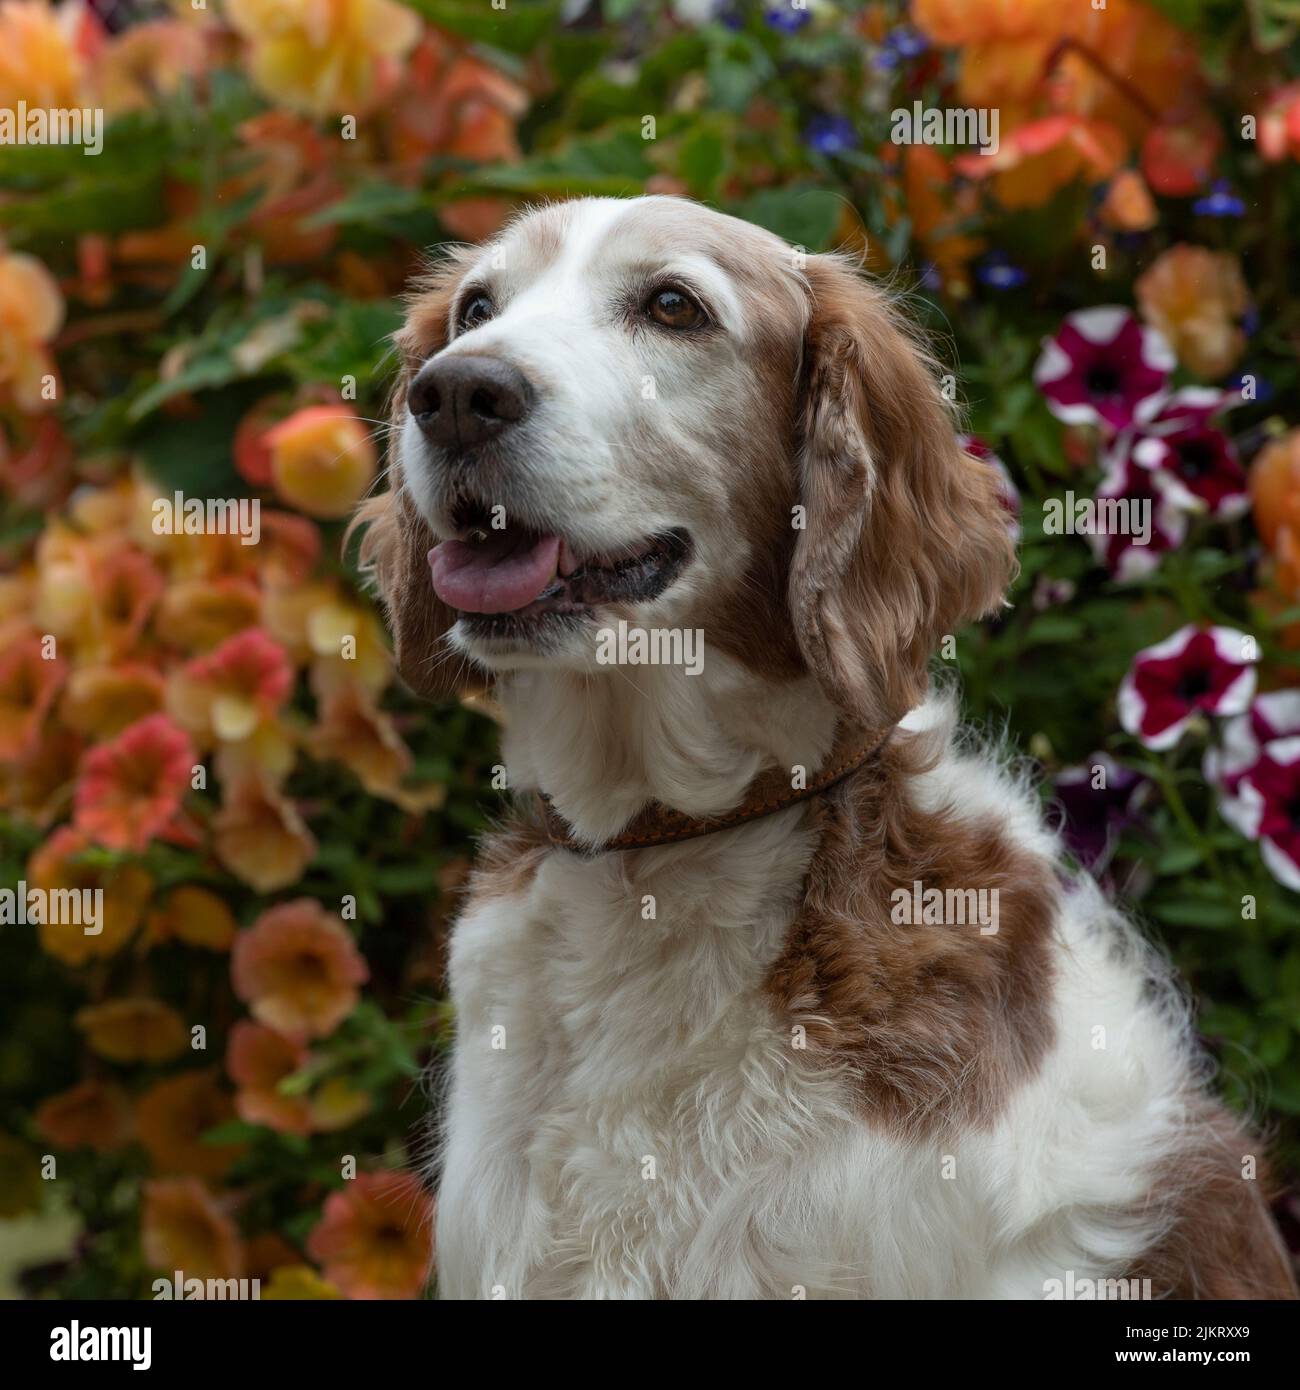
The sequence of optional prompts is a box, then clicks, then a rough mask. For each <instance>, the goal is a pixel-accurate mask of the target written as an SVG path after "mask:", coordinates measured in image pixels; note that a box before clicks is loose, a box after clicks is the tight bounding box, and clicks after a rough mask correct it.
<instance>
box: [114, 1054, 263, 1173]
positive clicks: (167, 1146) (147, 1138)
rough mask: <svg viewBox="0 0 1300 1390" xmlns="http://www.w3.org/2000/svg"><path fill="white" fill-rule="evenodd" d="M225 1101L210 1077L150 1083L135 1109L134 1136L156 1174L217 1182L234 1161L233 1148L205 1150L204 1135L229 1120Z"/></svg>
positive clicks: (195, 1074) (187, 1075) (236, 1149)
mask: <svg viewBox="0 0 1300 1390" xmlns="http://www.w3.org/2000/svg"><path fill="white" fill-rule="evenodd" d="M234 1114H235V1111H234V1106H233V1105H232V1104H231V1102H230V1097H229V1096H228V1095H226V1093H225V1092H224V1091H223V1090H222V1089H221V1087H220V1086H219V1085H218V1084H217V1079H216V1077H215V1076H214V1075H213V1073H212V1072H210V1071H186V1072H181V1074H180V1075H179V1076H170V1077H168V1078H167V1079H166V1080H165V1081H159V1082H156V1083H155V1084H154V1085H153V1086H151V1087H150V1088H149V1089H148V1090H147V1091H146V1092H145V1093H144V1095H142V1096H141V1097H140V1100H139V1102H138V1104H137V1106H136V1131H137V1133H138V1134H139V1137H140V1142H141V1143H142V1144H143V1145H144V1147H145V1149H146V1150H147V1151H148V1154H149V1157H150V1158H151V1159H152V1160H153V1165H154V1168H155V1169H156V1170H157V1171H158V1172H160V1173H169V1174H170V1173H189V1174H193V1175H194V1176H195V1177H199V1178H213V1179H216V1178H220V1177H221V1176H222V1175H223V1174H224V1173H225V1171H226V1169H228V1168H229V1167H230V1165H231V1164H232V1163H233V1162H234V1161H235V1159H236V1158H238V1157H239V1155H240V1153H241V1152H242V1146H241V1145H237V1144H205V1143H204V1142H203V1136H204V1135H205V1134H206V1133H207V1132H208V1130H210V1129H215V1128H216V1127H217V1126H218V1125H223V1124H225V1123H226V1122H227V1121H229V1120H231V1119H233V1118H234Z"/></svg>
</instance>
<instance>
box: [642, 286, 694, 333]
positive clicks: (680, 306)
mask: <svg viewBox="0 0 1300 1390" xmlns="http://www.w3.org/2000/svg"><path fill="white" fill-rule="evenodd" d="M646 313H647V314H649V315H650V317H651V318H652V319H654V321H655V322H656V323H661V324H663V326H664V327H665V328H698V327H699V326H700V325H701V324H702V323H704V322H705V314H704V310H703V309H701V308H700V306H699V305H698V304H697V303H696V302H695V301H694V300H693V299H692V298H691V297H690V296H689V295H687V294H683V293H682V292H681V290H656V291H655V293H654V294H652V295H651V296H650V299H649V302H648V303H647V304H646Z"/></svg>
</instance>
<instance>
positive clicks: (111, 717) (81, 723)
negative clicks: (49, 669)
mask: <svg viewBox="0 0 1300 1390" xmlns="http://www.w3.org/2000/svg"><path fill="white" fill-rule="evenodd" d="M162 702H163V678H162V676H161V675H160V674H159V673H158V672H157V671H156V670H155V669H154V668H153V667H152V666H145V665H144V664H143V663H141V662H138V661H123V662H118V663H117V664H115V665H111V666H83V667H81V668H80V669H78V670H75V671H73V673H72V674H71V675H70V676H69V677H68V685H67V689H66V690H65V691H64V692H63V700H62V703H61V704H60V706H59V716H60V718H61V719H62V720H63V722H64V723H65V724H66V725H67V726H68V727H69V728H70V729H75V730H76V732H77V733H79V734H85V735H86V736H87V737H88V738H97V739H108V738H113V737H114V736H115V735H116V734H120V733H121V732H122V730H123V729H125V728H126V727H127V726H128V725H130V724H135V723H136V722H137V721H139V720H142V719H145V718H147V717H148V716H149V715H151V714H155V713H156V712H157V711H158V710H159V709H161V708H162Z"/></svg>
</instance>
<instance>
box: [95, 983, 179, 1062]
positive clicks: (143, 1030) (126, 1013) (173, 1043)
mask: <svg viewBox="0 0 1300 1390" xmlns="http://www.w3.org/2000/svg"><path fill="white" fill-rule="evenodd" d="M73 1021H74V1022H75V1023H76V1025H77V1027H78V1028H79V1029H80V1030H81V1031H82V1032H83V1033H85V1035H86V1041H87V1042H88V1043H89V1044H90V1046H91V1047H92V1048H93V1049H94V1050H95V1051H96V1052H98V1053H99V1055H100V1056H101V1057H107V1058H108V1060H109V1061H110V1062H166V1061H168V1060H169V1059H170V1058H172V1057H176V1056H179V1055H180V1054H181V1053H182V1052H184V1051H185V1044H186V1043H187V1042H188V1041H189V1033H188V1031H187V1030H186V1027H185V1021H184V1020H183V1019H182V1018H181V1016H180V1014H178V1013H177V1012H176V1010H175V1009H173V1008H171V1007H170V1006H169V1005H167V1004H164V1003H162V1002H161V1000H158V999H144V998H138V999H112V1000H110V1001H109V1002H108V1003H106V1004H95V1005H93V1006H91V1007H89V1008H85V1009H80V1010H78V1012H77V1015H76V1017H75V1019H74V1020H73Z"/></svg>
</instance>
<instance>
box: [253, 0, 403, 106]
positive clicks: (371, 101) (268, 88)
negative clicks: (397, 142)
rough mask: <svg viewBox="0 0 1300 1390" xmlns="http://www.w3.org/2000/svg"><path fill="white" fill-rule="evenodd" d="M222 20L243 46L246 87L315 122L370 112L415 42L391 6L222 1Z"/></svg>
mask: <svg viewBox="0 0 1300 1390" xmlns="http://www.w3.org/2000/svg"><path fill="white" fill-rule="evenodd" d="M226 16H227V18H228V19H229V20H230V22H231V24H232V25H234V27H235V29H236V30H237V31H238V32H239V33H240V34H241V35H242V36H243V37H244V38H245V39H247V40H248V42H249V47H250V55H249V58H250V64H249V65H250V68H251V71H252V75H253V81H254V82H256V84H257V85H258V86H259V87H260V88H261V89H262V91H263V92H265V93H266V95H267V96H269V97H270V98H271V99H272V100H273V101H275V102H277V103H279V104H280V105H283V106H290V107H293V108H294V109H296V110H299V111H305V112H307V113H309V114H310V115H314V116H325V115H331V114H338V113H350V114H353V115H357V114H361V113H364V112H366V111H369V110H371V109H373V107H374V106H375V104H376V103H377V102H378V101H380V100H381V99H382V98H383V97H384V96H385V95H386V94H387V93H388V92H389V91H391V89H392V86H393V83H394V82H395V81H396V79H397V74H398V59H400V58H401V57H402V56H404V55H405V54H406V53H408V52H409V51H410V50H411V48H412V47H413V45H414V44H415V41H416V39H417V38H418V37H419V34H420V21H419V19H418V18H417V17H416V16H415V15H414V14H413V13H412V12H411V11H410V10H408V9H406V8H405V6H402V5H398V4H395V3H393V0H227V4H226Z"/></svg>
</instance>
